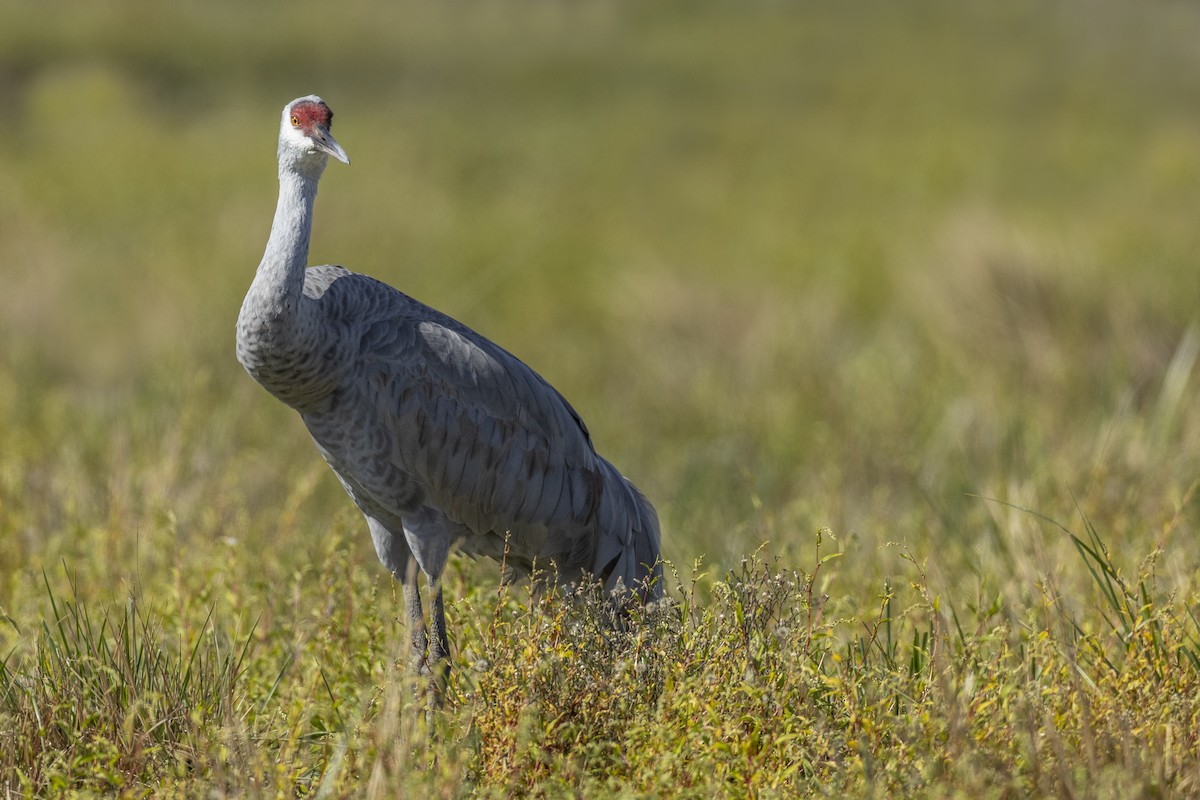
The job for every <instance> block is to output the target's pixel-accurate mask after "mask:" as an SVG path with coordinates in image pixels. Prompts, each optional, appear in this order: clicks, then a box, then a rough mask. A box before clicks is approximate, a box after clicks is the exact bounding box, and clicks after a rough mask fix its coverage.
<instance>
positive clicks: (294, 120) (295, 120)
mask: <svg viewBox="0 0 1200 800" xmlns="http://www.w3.org/2000/svg"><path fill="white" fill-rule="evenodd" d="M292 127H293V128H299V127H300V118H299V117H297V116H296V115H295V114H292Z"/></svg>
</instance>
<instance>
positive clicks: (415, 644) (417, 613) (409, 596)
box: [403, 580, 429, 672]
mask: <svg viewBox="0 0 1200 800" xmlns="http://www.w3.org/2000/svg"><path fill="white" fill-rule="evenodd" d="M403 586H404V607H405V610H406V611H407V612H408V629H409V632H410V633H411V635H412V665H413V669H414V670H416V671H417V672H424V671H425V653H426V651H427V650H428V649H429V634H428V632H427V631H426V628H425V615H424V614H422V613H421V590H420V588H419V587H418V586H417V582H416V580H407V581H405V582H404V584H403Z"/></svg>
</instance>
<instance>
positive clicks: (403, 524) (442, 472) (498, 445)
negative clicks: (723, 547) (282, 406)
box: [237, 96, 661, 664]
mask: <svg viewBox="0 0 1200 800" xmlns="http://www.w3.org/2000/svg"><path fill="white" fill-rule="evenodd" d="M331 118H332V112H330V111H329V108H328V106H326V105H325V103H324V102H323V101H321V99H320V98H318V97H315V96H309V97H303V98H299V99H298V100H295V101H293V102H292V103H289V104H288V105H287V106H286V107H285V108H284V113H283V122H282V125H281V130H280V143H279V180H280V196H279V204H278V206H277V208H276V213H275V220H274V222H273V224H272V227H271V235H270V238H269V239H268V243H267V248H266V252H265V254H264V256H263V260H262V262H261V264H260V265H259V268H258V272H257V273H256V275H255V278H254V281H253V283H252V284H251V287H250V290H249V292H248V293H247V295H246V299H245V301H244V303H243V305H242V310H241V314H240V315H239V318H238V327H237V353H238V360H239V361H241V363H242V365H243V366H244V367H245V368H246V370H247V371H248V372H249V373H250V374H251V375H252V376H253V377H254V378H255V380H257V381H258V382H259V383H260V384H262V386H263V387H264V388H266V389H267V391H269V392H270V393H271V394H273V395H274V396H275V397H277V398H278V399H280V400H281V401H283V402H284V403H286V404H288V405H289V406H291V407H293V408H294V409H296V410H297V411H298V412H299V413H300V415H301V417H302V418H303V419H304V422H305V424H306V425H307V426H308V430H309V432H310V433H311V434H312V437H313V440H314V441H315V442H316V444H317V448H318V450H320V452H321V455H322V456H324V458H325V460H326V461H327V462H328V463H329V465H330V466H331V467H332V468H333V470H334V472H335V473H336V474H337V476H338V479H339V480H340V481H341V483H342V485H343V487H345V489H346V491H347V493H349V495H350V497H351V498H352V499H353V500H354V503H355V504H356V505H357V506H358V508H359V509H360V510H361V511H362V513H363V515H364V516H365V517H366V520H367V524H368V527H369V528H370V531H371V536H372V539H373V540H374V543H375V549H376V553H377V554H378V556H379V559H380V561H381V562H382V563H383V564H384V566H385V567H387V568H388V569H389V570H390V571H391V572H392V573H393V574H394V575H395V576H396V577H397V578H398V579H399V580H400V581H401V582H402V583H403V584H404V588H405V597H406V601H407V603H408V613H409V616H410V620H411V622H412V623H413V626H414V649H415V650H416V651H417V656H418V658H419V659H421V660H422V661H423V663H427V664H429V663H432V662H435V661H437V660H439V659H441V658H444V657H445V656H446V655H447V654H448V652H447V642H446V636H445V625H444V620H443V612H442V597H441V587H440V584H439V579H440V577H441V574H442V571H443V569H444V567H445V564H446V559H447V556H448V554H449V551H450V549H451V547H452V546H454V545H457V546H458V547H460V548H461V549H462V550H464V551H465V552H467V553H470V554H473V555H485V556H490V557H492V558H496V559H500V560H502V561H503V563H504V564H505V569H506V574H505V578H506V579H509V578H512V577H517V576H520V575H523V574H528V573H529V572H530V571H531V570H532V569H533V568H534V566H535V564H536V566H537V567H538V568H544V569H547V570H556V571H557V575H558V576H559V578H560V579H565V580H575V579H577V578H579V577H581V576H584V575H591V576H594V577H595V578H598V579H599V580H601V581H603V582H604V583H605V585H606V587H607V588H608V589H610V590H612V591H614V592H618V593H621V592H636V593H637V596H639V597H641V598H642V599H651V598H654V597H657V596H658V594H659V593H660V592H661V587H660V584H661V564H660V552H659V528H658V518H657V515H656V514H655V512H654V509H653V507H652V506H651V505H650V504H649V502H648V501H647V500H646V499H645V497H644V496H643V495H642V494H641V492H639V491H638V490H637V488H636V487H635V486H634V485H633V484H632V483H631V482H629V481H628V480H627V479H625V478H624V477H623V476H622V475H621V474H620V473H619V472H618V471H617V470H616V468H615V467H613V466H612V464H610V463H609V462H608V461H606V460H605V459H604V458H602V457H601V456H600V455H598V454H597V453H596V451H595V449H594V448H593V446H592V442H591V437H590V436H589V434H588V431H587V428H586V426H585V425H584V423H583V421H582V420H581V419H580V417H579V415H578V414H577V413H575V410H574V409H573V408H571V406H570V404H568V403H567V401H566V400H565V399H563V397H562V395H560V394H559V393H558V392H557V391H555V390H554V388H553V387H551V386H550V384H549V383H547V382H546V381H545V380H544V379H542V378H541V376H539V375H538V374H537V373H536V372H534V371H533V370H532V369H530V368H529V367H528V366H526V365H525V364H524V363H523V362H521V361H520V360H519V359H517V358H516V357H515V356H513V355H512V354H510V353H508V352H507V351H506V350H504V349H503V348H501V347H499V346H498V345H496V344H494V343H493V342H491V341H490V340H488V339H487V338H486V337H484V336H482V335H480V334H478V333H476V332H474V331H473V330H471V329H470V328H468V327H466V326H465V325H463V324H461V323H459V322H457V321H455V320H453V319H451V318H450V317H448V316H446V315H444V314H441V313H439V312H437V311H435V310H433V309H432V308H430V307H428V306H426V305H424V304H423V303H420V302H418V301H416V300H414V299H412V298H410V297H408V296H407V295H405V294H403V293H401V292H399V291H397V290H396V289H393V288H392V287H390V286H388V285H386V284H384V283H381V282H380V281H377V280H374V279H372V278H369V277H367V276H365V275H360V274H357V273H354V272H350V271H349V270H347V269H344V268H342V267H338V266H319V267H311V268H309V267H308V266H307V259H308V242H309V235H310V232H311V226H312V212H313V201H314V199H315V196H316V190H317V182H318V180H319V179H320V176H321V174H322V172H323V171H324V168H325V166H326V163H327V161H328V158H329V156H333V157H335V158H337V159H339V160H342V161H346V162H347V163H349V162H348V159H347V158H346V155H345V151H344V150H342V148H341V146H340V145H338V144H337V142H336V141H334V140H333V138H332V136H331V135H330V133H329V123H330V121H331ZM418 569H419V571H420V572H422V573H424V574H425V575H426V576H427V578H428V580H429V583H430V585H431V590H432V591H433V592H434V598H433V603H434V605H433V609H432V613H431V620H430V624H431V625H432V626H433V629H434V630H433V634H434V635H433V636H432V638H431V639H427V634H426V632H425V625H424V619H423V615H422V613H421V605H420V593H419V589H418V587H417V586H416V582H415V579H416V572H417V571H418ZM427 646H428V653H426V652H425V650H426V647H427Z"/></svg>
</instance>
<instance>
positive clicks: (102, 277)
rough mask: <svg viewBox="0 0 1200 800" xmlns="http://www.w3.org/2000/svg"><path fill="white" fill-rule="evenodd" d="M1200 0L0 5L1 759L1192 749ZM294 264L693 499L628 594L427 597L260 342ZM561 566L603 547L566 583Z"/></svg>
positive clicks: (891, 766) (426, 772) (885, 755)
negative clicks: (615, 622) (444, 344)
mask: <svg viewBox="0 0 1200 800" xmlns="http://www.w3.org/2000/svg"><path fill="white" fill-rule="evenodd" d="M1197 41H1200V9H1198V8H1197V7H1195V6H1194V5H1192V4H1188V3H1183V2H1171V1H1170V0H1164V2H1155V3H1137V4H1131V3H1121V2H1116V0H1099V2H1086V3H1085V2H1081V1H1076V0H1056V1H1055V2H1043V1H1042V0H1038V1H1037V2H1034V0H1016V2H1006V3H994V4H982V3H951V2H933V1H932V0H917V2H912V3H903V4H901V3H889V2H883V1H882V0H879V1H878V2H875V1H873V0H864V2H856V3H829V4H787V3H775V2H767V1H766V0H763V1H762V2H759V1H758V0H755V1H754V2H748V3H717V2H688V3H684V2H650V3H632V2H630V3H624V2H622V3H559V2H551V1H550V0H538V2H533V3H525V4H520V5H516V6H514V5H503V6H502V5H498V4H487V3H453V4H438V3H433V2H428V1H427V0H406V2H402V3H399V4H396V3H382V2H373V1H372V0H364V2H361V3H351V4H342V5H341V6H340V7H336V8H335V6H334V5H332V4H329V3H312V2H300V3H283V2H264V3H255V4H242V3H232V2H224V1H221V2H204V3H201V2H195V1H194V0H189V1H188V2H182V3H173V4H167V5H163V4H159V3H152V2H145V1H144V0H111V1H110V2H102V3H96V2H91V1H90V0H89V2H82V0H67V2H65V4H64V3H60V4H59V5H58V7H57V8H56V9H55V11H54V12H53V13H51V12H49V11H47V10H46V9H45V8H44V7H42V6H39V5H37V4H30V3H21V2H13V1H12V0H10V1H9V2H5V3H2V4H0V107H3V109H4V114H3V115H2V116H3V125H4V137H3V144H4V149H5V152H6V156H5V158H4V159H2V160H0V252H3V259H2V260H0V285H2V287H3V288H2V289H0V786H2V787H3V790H4V793H5V795H6V796H30V797H43V796H71V795H78V796H94V795H114V796H122V797H142V796H155V797H158V796H163V797H167V796H178V797H205V798H210V797H226V796H228V797H279V796H283V797H289V796H315V797H388V796H395V795H396V794H398V793H399V794H404V795H405V796H414V797H458V796H467V795H476V796H482V797H493V796H495V797H504V796H526V795H531V796H544V797H559V796H571V797H578V796H584V797H604V796H614V797H635V796H654V797H657V796H683V797H713V796H728V797H746V796H755V797H793V796H797V795H801V796H822V795H826V796H832V797H966V796H970V797H973V798H990V797H996V798H1007V797H1026V796H1062V797H1113V798H1128V797H1186V796H1196V795H1197V794H1200V738H1198V737H1200V733H1198V731H1200V536H1198V533H1200V505H1198V503H1200V501H1198V500H1197V497H1196V488H1197V482H1198V480H1200V402H1197V392H1200V381H1198V380H1197V377H1196V375H1195V373H1196V362H1197V358H1198V356H1200V328H1198V327H1197V313H1196V308H1197V298H1200V226H1198V225H1197V224H1196V214H1197V210H1198V209H1200V49H1198V48H1197V47H1196V46H1195V43H1196V42H1197ZM310 92H316V93H319V94H321V95H322V96H323V97H325V99H326V100H327V101H328V102H329V103H330V105H331V106H332V107H333V109H334V111H335V114H336V120H335V125H334V129H335V132H336V134H337V136H338V139H339V141H341V142H342V144H343V145H345V147H346V149H347V150H348V152H349V153H350V156H351V158H352V160H353V164H352V166H350V167H344V166H343V165H340V164H334V165H331V167H330V169H329V171H328V172H327V174H326V177H325V179H324V182H323V184H322V193H321V197H320V198H319V200H318V203H317V214H316V227H315V232H314V241H313V252H312V260H313V262H314V263H330V262H332V263H342V264H345V265H347V266H349V267H351V268H353V269H357V270H359V271H363V272H367V273H370V274H372V275H375V276H377V277H379V278H382V279H384V280H386V281H388V282H390V283H392V284H393V285H396V286H398V287H400V288H402V289H403V290H404V291H406V292H408V293H409V294H411V295H413V296H415V297H418V298H419V299H422V300H425V301H426V302H429V303H431V304H432V305H434V306H436V307H438V308H440V309H442V310H444V311H446V312H448V313H450V314H452V315H454V316H456V317H458V318H460V319H462V320H463V321H465V322H467V323H468V324H470V325H472V326H473V327H475V328H476V329H478V330H480V331H481V332H483V333H485V334H486V335H489V336H490V337H492V338H494V339H496V340H497V341H499V342H501V343H502V344H504V345H505V346H506V347H508V348H509V349H510V350H512V351H513V352H515V353H516V354H517V355H519V356H520V357H522V358H523V359H525V360H526V361H527V362H529V363H530V364H532V365H533V366H534V367H535V368H536V369H538V370H539V371H540V372H541V373H542V374H543V375H545V376H546V377H547V378H548V379H549V380H550V381H551V382H552V383H554V384H555V385H556V386H557V387H558V388H559V389H560V390H561V391H562V392H563V393H564V394H565V395H566V396H567V397H568V398H569V399H570V400H571V401H572V403H573V404H574V405H575V406H576V407H577V408H578V410H579V411H580V412H581V414H582V415H583V417H584V418H585V419H586V420H587V421H588V424H589V427H590V428H591V431H592V434H593V438H594V440H595V441H596V442H597V445H598V447H599V449H600V450H601V452H603V453H604V454H605V455H607V456H608V457H610V458H611V459H612V460H613V461H614V463H616V464H617V465H619V466H620V467H621V469H622V470H623V471H625V472H626V473H627V474H628V475H630V477H632V478H633V479H634V480H635V481H636V482H637V483H638V484H639V486H641V487H642V488H643V489H644V490H645V491H646V493H647V494H648V495H649V496H650V497H651V499H652V500H653V501H654V502H655V504H656V505H657V507H658V509H659V512H660V515H661V517H662V522H663V529H664V543H665V552H666V557H667V559H668V561H669V569H668V580H667V591H666V595H667V597H668V599H669V602H667V603H665V604H663V605H662V606H661V607H657V608H651V609H647V610H646V611H645V612H644V613H639V614H636V615H635V616H634V618H633V619H631V620H630V621H629V622H628V623H627V624H625V625H623V626H617V627H615V628H614V627H612V626H607V625H605V624H603V623H602V621H601V620H599V619H598V615H597V610H598V609H599V608H602V607H603V606H602V603H601V601H600V600H599V599H598V598H596V597H595V596H594V593H593V592H591V591H589V590H588V589H587V587H583V588H580V589H578V590H576V591H575V592H574V593H573V595H572V596H570V597H565V596H562V595H554V594H552V595H548V596H542V597H537V596H531V595H530V594H529V592H528V591H527V589H526V587H524V586H521V585H518V586H512V587H505V588H501V587H499V586H498V570H497V568H496V567H495V565H493V564H490V563H474V562H470V561H467V560H461V559H454V560H452V566H451V571H450V574H449V575H448V577H447V579H446V581H447V597H448V602H449V606H448V609H447V616H448V618H449V622H450V626H451V633H452V642H451V644H452V651H453V652H454V668H453V671H452V673H451V676H450V679H449V684H448V686H447V687H446V690H445V693H444V697H443V702H442V704H441V706H440V707H439V708H437V709H436V710H434V711H432V712H428V713H427V709H426V707H425V705H424V704H423V703H422V702H421V701H420V700H419V699H418V692H417V687H415V686H414V685H413V679H412V678H411V676H409V675H407V674H406V672H405V669H404V666H405V663H406V658H405V654H406V652H407V646H406V633H405V631H404V629H403V625H402V623H401V618H402V616H403V615H402V613H401V608H402V600H401V598H400V597H399V596H398V592H397V590H396V587H395V586H394V585H393V583H392V582H391V580H390V578H389V577H388V576H387V575H386V574H384V572H383V570H382V569H381V568H380V567H379V565H378V563H377V562H376V560H375V556H374V554H373V551H372V549H371V545H370V541H369V537H368V535H367V533H366V530H365V526H364V525H363V523H362V521H361V519H360V518H359V517H358V515H357V513H356V512H355V511H354V509H353V507H352V505H351V504H350V502H349V501H348V500H347V499H346V498H345V497H344V496H343V494H342V491H341V489H340V487H339V486H338V485H337V483H336V481H335V480H334V479H333V477H332V476H331V475H330V474H329V472H328V470H327V468H326V467H325V466H324V465H323V463H322V462H321V461H320V459H319V457H318V456H317V454H316V453H315V452H314V450H313V447H312V445H311V443H310V442H309V440H308V436H307V434H306V433H305V431H304V429H303V426H302V425H301V423H300V421H299V420H298V419H297V418H296V417H295V415H294V414H293V413H292V412H290V411H289V410H287V409H286V408H284V407H283V406H281V405H280V404H279V403H277V402H275V401H274V400H272V399H271V398H270V397H268V396H267V395H266V394H265V393H264V392H262V390H261V389H260V388H259V387H257V386H256V385H254V383H253V381H252V380H251V379H249V378H248V377H247V376H246V375H245V374H244V373H243V372H242V370H241V368H240V367H239V366H238V364H237V362H236V360H235V358H234V355H233V324H234V320H235V319H236V316H237V312H238V308H239V306H240V302H241V297H242V295H243V294H244V292H245V290H246V288H247V286H248V285H249V281H250V279H251V275H252V274H253V270H254V267H255V266H256V264H257V262H258V258H259V257H260V255H261V250H262V247H263V244H264V243H265V241H266V235H267V231H268V227H269V224H270V218H271V214H272V212H273V209H274V202H275V199H274V198H275V191H276V183H275V160H274V155H275V154H274V144H275V136H276V132H277V128H276V126H277V124H278V112H279V109H280V108H281V107H282V106H283V104H284V103H285V102H287V101H288V100H290V99H292V98H293V97H296V96H298V95H302V94H307V93H310ZM576 595H577V596H576Z"/></svg>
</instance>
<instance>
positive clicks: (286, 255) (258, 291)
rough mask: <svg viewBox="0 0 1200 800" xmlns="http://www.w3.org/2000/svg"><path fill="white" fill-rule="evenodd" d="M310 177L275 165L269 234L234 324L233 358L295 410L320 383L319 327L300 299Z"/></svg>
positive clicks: (313, 180) (313, 177)
mask: <svg viewBox="0 0 1200 800" xmlns="http://www.w3.org/2000/svg"><path fill="white" fill-rule="evenodd" d="M312 172H315V174H304V173H303V172H300V171H297V170H295V169H289V168H287V167H286V166H285V165H283V164H281V165H280V170H279V204H278V206H276V208H275V220H274V222H272V223H271V235H270V237H269V238H268V239H267V249H266V252H264V253H263V258H262V262H261V263H259V265H258V272H257V273H256V274H255V276H254V281H253V283H251V284H250V291H249V292H247V293H246V299H245V300H244V301H243V302H242V310H241V314H240V315H239V316H238V325H237V355H238V360H239V361H241V362H242V366H244V367H245V368H246V370H247V371H249V372H250V374H251V375H253V376H254V378H255V379H256V380H257V381H258V382H259V383H261V384H262V385H263V386H264V387H266V388H267V389H268V391H270V392H272V393H273V394H275V395H276V396H277V397H279V398H280V399H281V400H283V401H284V402H287V403H289V404H290V405H294V406H299V405H300V404H302V403H303V402H304V401H307V400H309V399H311V398H312V397H313V396H314V394H319V393H320V392H322V391H325V390H326V389H325V387H323V386H321V385H319V384H320V383H321V381H320V380H319V379H318V373H317V371H316V367H317V366H319V364H316V363H315V360H314V359H315V356H314V354H315V353H318V352H320V350H319V349H318V348H319V346H320V344H321V341H322V333H323V331H322V329H321V326H320V325H319V324H317V321H316V320H315V319H314V318H313V314H314V309H313V308H312V307H311V306H312V303H311V301H309V300H308V298H306V297H305V296H304V273H305V269H306V268H307V266H308V242H309V238H310V235H311V233H312V215H313V201H314V200H315V199H316V195H317V180H318V178H319V177H320V170H314V171H312Z"/></svg>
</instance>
